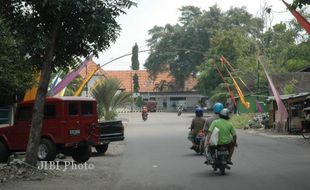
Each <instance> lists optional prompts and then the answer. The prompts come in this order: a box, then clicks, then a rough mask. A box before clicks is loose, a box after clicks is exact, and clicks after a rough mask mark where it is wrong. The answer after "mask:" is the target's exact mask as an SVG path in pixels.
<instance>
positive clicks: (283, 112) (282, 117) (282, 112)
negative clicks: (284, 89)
mask: <svg viewBox="0 0 310 190" xmlns="http://www.w3.org/2000/svg"><path fill="white" fill-rule="evenodd" d="M259 63H260V64H261V66H262V67H263V69H264V72H265V74H266V76H267V79H268V82H269V85H270V88H271V91H272V93H273V95H274V97H275V99H276V102H277V106H278V112H279V114H280V115H279V117H276V122H286V121H287V117H288V113H287V110H286V108H285V106H284V104H283V102H282V100H281V97H280V95H279V92H278V91H277V89H276V87H275V86H274V84H273V82H272V80H271V78H270V76H269V75H268V73H267V70H266V68H265V66H264V65H263V63H262V62H261V61H260V60H259Z"/></svg>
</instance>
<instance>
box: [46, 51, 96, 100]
mask: <svg viewBox="0 0 310 190" xmlns="http://www.w3.org/2000/svg"><path fill="white" fill-rule="evenodd" d="M92 58H93V55H90V56H89V57H87V58H86V59H85V60H84V61H83V62H82V64H81V65H80V67H79V68H78V69H77V70H75V71H72V72H70V73H68V74H67V75H66V76H65V78H64V79H63V80H62V81H61V82H60V83H59V84H58V85H56V86H55V88H54V89H52V90H51V96H55V95H56V94H58V93H59V92H60V91H61V90H63V89H64V88H65V87H66V86H68V84H69V83H70V82H71V81H72V80H73V79H74V78H75V77H76V76H78V75H79V73H80V72H81V70H82V69H83V68H84V67H85V66H86V65H87V64H88V63H89V62H90V61H91V60H92Z"/></svg>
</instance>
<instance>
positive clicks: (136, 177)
mask: <svg viewBox="0 0 310 190" xmlns="http://www.w3.org/2000/svg"><path fill="white" fill-rule="evenodd" d="M192 115H193V114H182V115H181V116H180V117H177V116H176V113H150V114H149V119H148V120H147V121H146V122H143V121H142V119H141V118H140V115H139V113H133V114H129V117H128V118H129V121H128V127H127V128H126V141H127V144H126V147H125V151H124V154H123V158H122V161H121V165H120V179H119V181H118V182H117V183H116V184H115V186H114V188H113V189H114V190H123V189H124V190H125V189H126V190H131V189H132V190H140V189H145V190H146V189H147V190H181V189H186V190H191V189H193V190H197V189H212V190H216V189H221V190H224V189H229V190H234V189H236V190H237V189H238V190H243V189H244V190H248V189H251V190H255V189H258V190H261V189H281V190H286V189H287V190H293V189H294V190H297V189H301V190H305V189H310V181H308V180H309V179H310V151H309V147H310V143H307V142H306V143H305V142H304V140H303V139H295V138H293V139H291V138H270V137H264V136H260V135H253V134H249V133H246V132H243V131H238V132H237V134H238V144H239V147H238V148H237V149H236V150H235V154H234V156H233V162H234V165H233V166H232V169H231V170H230V171H227V173H226V175H225V176H220V175H219V173H218V172H214V171H213V170H212V168H211V167H210V166H206V165H205V164H203V162H204V157H202V156H199V155H196V154H195V153H194V152H193V151H192V150H190V149H189V147H190V143H189V141H188V140H187V139H186V137H187V132H188V127H189V125H190V122H191V119H192Z"/></svg>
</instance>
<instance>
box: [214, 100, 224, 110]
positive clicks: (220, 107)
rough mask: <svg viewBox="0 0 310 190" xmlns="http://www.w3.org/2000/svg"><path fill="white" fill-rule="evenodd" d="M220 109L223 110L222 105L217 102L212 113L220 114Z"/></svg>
mask: <svg viewBox="0 0 310 190" xmlns="http://www.w3.org/2000/svg"><path fill="white" fill-rule="evenodd" d="M222 109H224V105H223V104H222V103H219V102H217V103H215V104H214V105H213V112H214V113H220V112H221V111H222Z"/></svg>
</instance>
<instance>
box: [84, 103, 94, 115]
mask: <svg viewBox="0 0 310 190" xmlns="http://www.w3.org/2000/svg"><path fill="white" fill-rule="evenodd" d="M81 106H82V115H92V114H93V104H92V103H91V102H83V103H82V104H81Z"/></svg>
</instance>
